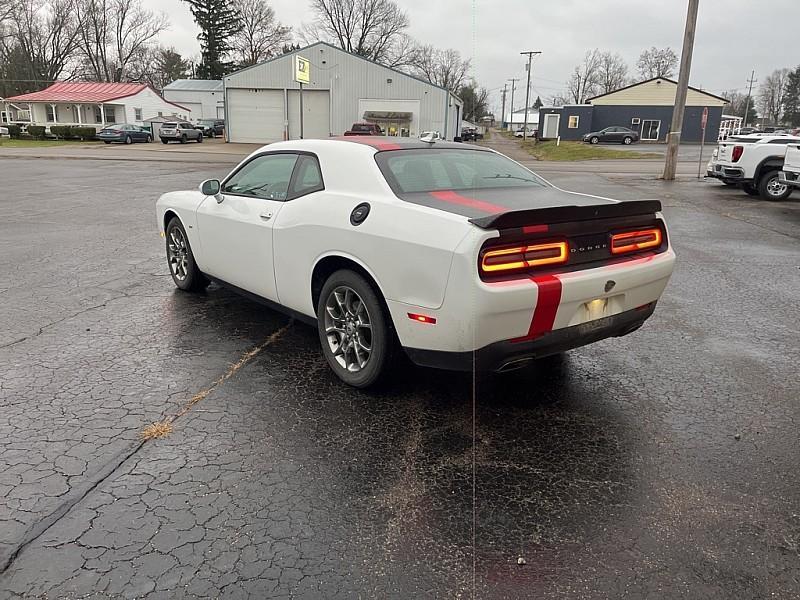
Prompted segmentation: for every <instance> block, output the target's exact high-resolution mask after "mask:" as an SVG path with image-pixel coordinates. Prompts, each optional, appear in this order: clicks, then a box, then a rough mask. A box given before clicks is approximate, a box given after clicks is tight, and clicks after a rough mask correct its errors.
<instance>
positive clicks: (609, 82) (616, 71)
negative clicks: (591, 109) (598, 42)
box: [597, 51, 628, 94]
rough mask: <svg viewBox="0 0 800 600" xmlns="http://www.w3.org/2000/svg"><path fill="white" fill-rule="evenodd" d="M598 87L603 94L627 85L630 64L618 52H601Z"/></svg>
mask: <svg viewBox="0 0 800 600" xmlns="http://www.w3.org/2000/svg"><path fill="white" fill-rule="evenodd" d="M597 71H598V72H597V87H598V91H599V93H601V94H607V93H609V92H613V91H614V90H618V89H619V88H621V87H624V86H625V81H626V79H627V78H628V65H627V64H626V63H625V59H624V58H622V56H620V55H619V54H618V53H614V52H610V51H609V52H603V53H601V54H600V65H599V66H598V69H597Z"/></svg>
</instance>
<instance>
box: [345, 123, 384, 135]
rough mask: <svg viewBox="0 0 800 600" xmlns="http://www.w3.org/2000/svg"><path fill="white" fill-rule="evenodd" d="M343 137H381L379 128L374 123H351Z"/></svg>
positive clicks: (381, 133)
mask: <svg viewBox="0 0 800 600" xmlns="http://www.w3.org/2000/svg"><path fill="white" fill-rule="evenodd" d="M344 134H345V135H383V132H382V131H381V128H380V127H378V126H377V125H376V124H375V123H353V126H352V127H351V128H350V131H345V132H344Z"/></svg>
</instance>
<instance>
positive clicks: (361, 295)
mask: <svg viewBox="0 0 800 600" xmlns="http://www.w3.org/2000/svg"><path fill="white" fill-rule="evenodd" d="M337 326H339V327H337ZM334 328H336V329H334ZM317 330H318V332H319V341H320V345H321V346H322V354H323V355H324V356H325V359H326V360H327V361H328V364H329V365H330V367H331V369H332V370H333V372H334V373H335V374H336V376H337V377H339V379H341V380H342V381H343V382H345V383H346V384H347V385H350V386H353V387H355V388H367V387H370V386H374V385H376V384H377V383H379V382H380V381H381V379H383V378H384V377H385V375H386V371H387V367H388V365H389V364H390V362H391V359H392V355H393V354H394V351H395V345H396V344H395V334H394V328H393V327H392V321H391V316H390V315H389V312H388V310H387V309H386V305H385V303H384V302H383V299H382V298H381V297H380V296H379V294H378V292H377V291H376V290H375V288H373V286H372V285H370V283H369V282H368V281H367V280H366V279H365V278H364V277H363V276H362V275H360V274H358V273H356V272H354V271H350V270H340V271H336V272H335V273H333V274H332V275H331V276H330V277H328V279H327V281H326V282H325V285H323V286H322V292H321V293H320V296H319V301H318V303H317ZM367 336H368V338H369V339H368V340H367V339H366V338H367ZM365 342H366V343H365ZM345 344H347V346H346V349H345V350H344V351H343V352H342V351H341V349H342V348H345ZM362 361H363V362H362Z"/></svg>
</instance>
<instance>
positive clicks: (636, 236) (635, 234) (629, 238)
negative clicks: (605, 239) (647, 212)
mask: <svg viewBox="0 0 800 600" xmlns="http://www.w3.org/2000/svg"><path fill="white" fill-rule="evenodd" d="M662 239H663V234H662V233H661V229H660V228H658V227H652V228H649V229H642V230H640V231H626V232H625V233H615V234H614V235H612V236H611V254H624V253H626V252H636V251H637V250H647V249H648V248H658V247H659V246H660V245H661V241H662Z"/></svg>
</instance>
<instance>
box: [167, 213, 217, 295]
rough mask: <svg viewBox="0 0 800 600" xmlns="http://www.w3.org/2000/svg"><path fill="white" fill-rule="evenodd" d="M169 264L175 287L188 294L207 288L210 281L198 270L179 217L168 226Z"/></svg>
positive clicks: (173, 219)
mask: <svg viewBox="0 0 800 600" xmlns="http://www.w3.org/2000/svg"><path fill="white" fill-rule="evenodd" d="M166 234H167V235H166V238H167V264H168V265H169V272H170V274H171V275H172V281H174V282H175V285H176V286H177V287H178V288H179V289H181V290H184V291H186V292H199V291H201V290H203V289H205V288H206V286H207V285H208V279H206V276H205V275H203V274H202V273H201V272H200V269H198V268H197V263H196V262H195V261H194V254H193V253H192V247H191V246H190V245H189V238H188V237H187V236H186V230H185V229H184V228H183V224H182V223H181V222H180V219H178V217H173V218H172V220H170V222H169V223H168V224H167V231H166Z"/></svg>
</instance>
